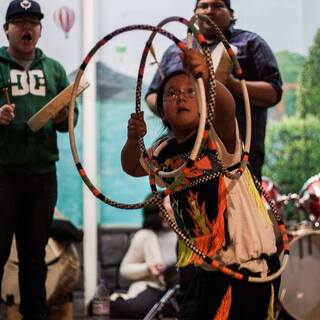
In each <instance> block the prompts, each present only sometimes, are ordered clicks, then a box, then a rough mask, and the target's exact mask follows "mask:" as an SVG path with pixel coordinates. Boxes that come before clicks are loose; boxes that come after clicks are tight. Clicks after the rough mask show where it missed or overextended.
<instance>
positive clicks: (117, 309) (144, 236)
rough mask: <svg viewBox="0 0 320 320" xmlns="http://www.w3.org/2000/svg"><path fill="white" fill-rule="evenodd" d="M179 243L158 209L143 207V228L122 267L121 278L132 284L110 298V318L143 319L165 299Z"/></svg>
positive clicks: (136, 235)
mask: <svg viewBox="0 0 320 320" xmlns="http://www.w3.org/2000/svg"><path fill="white" fill-rule="evenodd" d="M176 243H177V236H176V234H175V233H174V232H173V231H172V230H171V229H170V228H169V226H168V225H167V223H166V222H165V221H164V219H163V218H162V216H161V214H160V212H159V208H158V206H156V205H150V206H148V207H147V208H144V209H143V224H142V229H141V230H139V231H137V232H136V233H135V235H134V236H133V238H132V240H131V243H130V247H129V249H128V251H127V253H126V255H125V256H124V258H123V260H122V262H121V265H120V273H121V275H122V276H123V277H126V278H128V279H130V280H133V282H132V284H131V285H130V287H129V290H128V292H127V293H125V294H122V293H116V292H115V293H113V294H112V295H111V297H110V300H111V301H110V317H111V318H126V319H142V318H144V316H145V315H146V314H147V313H148V312H149V310H150V309H151V308H152V307H153V305H154V304H156V303H157V302H158V301H159V300H160V299H161V298H162V296H163V295H164V294H165V292H166V289H167V288H168V283H167V282H168V281H169V280H171V281H172V276H171V279H169V280H167V276H166V274H169V273H170V275H172V269H173V267H174V268H175V263H176ZM175 274H177V273H176V272H175ZM171 281H170V282H171ZM176 282H177V281H176ZM170 285H171V283H170ZM89 313H90V312H89Z"/></svg>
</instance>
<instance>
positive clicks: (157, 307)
mask: <svg viewBox="0 0 320 320" xmlns="http://www.w3.org/2000/svg"><path fill="white" fill-rule="evenodd" d="M178 290H179V285H178V284H177V285H175V286H174V287H173V288H171V289H169V290H168V291H167V292H166V293H165V295H164V296H163V297H162V298H161V299H160V300H159V302H157V303H156V304H155V305H154V306H153V307H152V308H151V309H150V311H149V312H148V314H147V315H146V316H145V317H144V318H143V320H152V319H155V317H156V316H157V315H158V314H159V313H160V312H161V311H162V309H163V308H164V306H165V305H166V304H167V303H169V302H170V303H171V305H172V307H173V309H174V310H175V311H176V312H179V306H178V304H177V301H176V300H175V299H172V297H173V296H174V295H175V294H176V292H177V291H178Z"/></svg>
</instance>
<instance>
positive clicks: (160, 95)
mask: <svg viewBox="0 0 320 320" xmlns="http://www.w3.org/2000/svg"><path fill="white" fill-rule="evenodd" d="M180 74H185V75H189V73H188V72H187V71H185V70H176V71H173V72H171V73H169V74H168V75H167V76H166V77H165V78H164V79H163V80H162V81H161V83H160V86H159V89H158V92H157V101H156V112H157V115H158V116H159V117H161V118H162V117H163V94H164V89H165V88H166V84H167V83H168V81H169V80H170V79H172V78H173V77H175V76H178V75H180ZM163 124H164V125H165V127H167V128H169V129H170V127H169V124H168V123H167V122H166V121H163Z"/></svg>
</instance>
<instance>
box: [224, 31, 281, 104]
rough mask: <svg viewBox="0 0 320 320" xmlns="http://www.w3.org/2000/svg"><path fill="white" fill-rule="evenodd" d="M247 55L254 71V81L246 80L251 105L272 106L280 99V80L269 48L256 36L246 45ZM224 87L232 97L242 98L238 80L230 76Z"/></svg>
mask: <svg viewBox="0 0 320 320" xmlns="http://www.w3.org/2000/svg"><path fill="white" fill-rule="evenodd" d="M247 54H248V60H249V61H250V64H251V66H252V69H254V70H255V74H254V79H253V78H249V79H248V80H246V84H247V88H248V94H249V98H250V101H251V103H252V104H253V105H255V106H257V107H261V108H268V107H271V106H274V105H275V104H277V103H278V102H279V101H280V99H281V95H282V80H281V76H280V71H279V68H278V64H277V60H276V58H275V56H274V54H273V52H272V50H271V48H270V46H269V45H268V44H267V42H266V41H265V40H264V39H262V38H261V37H260V36H258V35H256V36H254V37H253V38H251V40H250V41H249V42H248V44H247ZM244 72H246V70H244ZM226 85H227V87H228V89H229V90H230V92H231V93H232V94H233V96H234V97H236V98H243V94H242V88H241V83H240V80H238V79H236V78H234V77H233V76H232V75H230V77H229V79H228V81H227V83H226Z"/></svg>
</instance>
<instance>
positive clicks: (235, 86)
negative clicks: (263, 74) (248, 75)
mask: <svg viewBox="0 0 320 320" xmlns="http://www.w3.org/2000/svg"><path fill="white" fill-rule="evenodd" d="M246 85H247V89H248V94H249V98H250V102H251V103H252V104H254V105H256V106H258V107H261V108H266V107H270V106H273V105H275V104H276V103H277V102H278V101H279V94H278V92H277V91H276V89H275V88H274V87H273V85H272V84H270V83H268V82H266V81H246ZM226 86H227V88H228V89H229V91H230V92H231V93H232V95H233V96H234V97H236V98H241V99H243V92H242V87H241V82H240V80H239V79H236V78H235V77H233V76H232V75H230V77H229V79H228V80H227V83H226Z"/></svg>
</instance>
